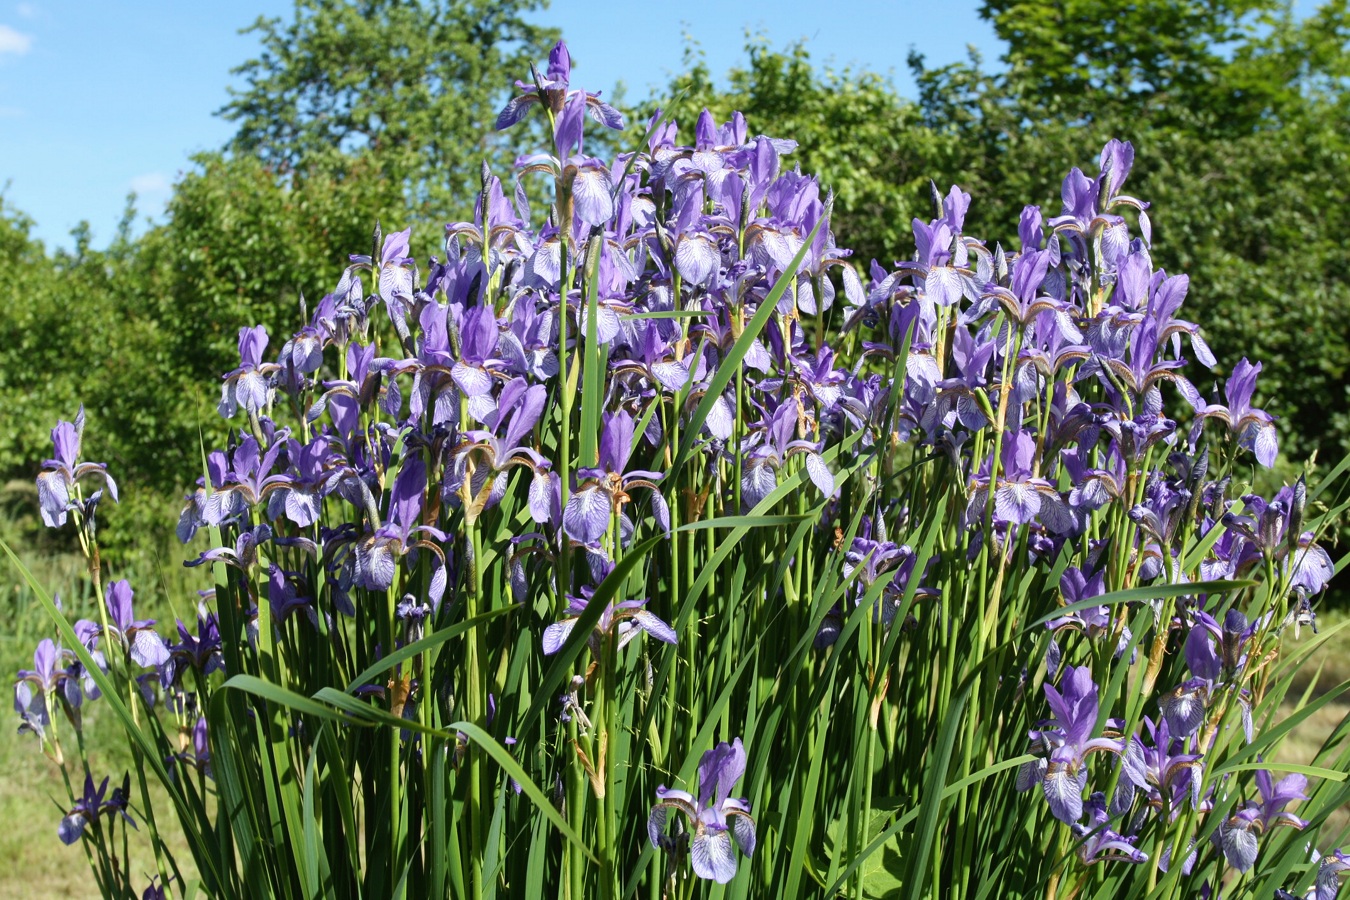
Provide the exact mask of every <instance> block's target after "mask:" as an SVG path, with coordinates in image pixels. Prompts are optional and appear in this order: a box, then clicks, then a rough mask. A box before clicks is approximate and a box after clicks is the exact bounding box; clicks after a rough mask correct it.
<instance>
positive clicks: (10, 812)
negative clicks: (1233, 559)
mask: <svg viewBox="0 0 1350 900" xmlns="http://www.w3.org/2000/svg"><path fill="white" fill-rule="evenodd" d="M16 530H17V529H16V528H15V524H14V521H13V520H11V521H10V522H9V523H7V525H6V526H0V536H4V537H6V538H7V539H9V538H12V537H13V536H14V535H15V532H16ZM29 534H30V536H31V532H30V533H29ZM26 546H27V547H28V550H27V551H26V552H22V553H21V556H23V558H24V561H25V563H26V564H28V565H29V566H30V567H31V568H32V569H33V571H34V573H35V574H37V575H38V577H39V578H40V579H42V580H43V581H44V583H45V584H47V585H49V586H50V587H51V589H53V590H55V591H57V592H59V593H60V594H61V596H62V598H63V603H64V605H65V608H66V609H67V610H69V611H71V612H73V613H74V617H78V616H93V615H94V609H93V605H92V604H93V598H92V596H90V594H89V589H88V587H87V581H86V579H84V578H83V573H82V566H83V561H82V558H81V557H79V556H77V555H74V554H57V553H51V552H46V551H44V550H43V549H41V548H40V547H38V548H35V547H34V541H32V540H31V539H30V540H29V541H27V542H26ZM184 555H185V553H184V549H183V548H181V547H178V546H177V545H176V544H169V543H166V544H164V545H163V546H162V548H161V549H160V550H159V551H158V552H157V553H147V554H143V558H145V559H154V558H155V557H158V559H159V561H160V562H159V563H158V564H149V565H145V564H143V565H142V566H137V567H134V568H131V569H129V570H128V571H125V572H121V573H118V574H119V575H122V576H124V577H128V578H130V579H131V580H132V583H133V586H135V587H136V588H137V607H138V610H140V609H141V608H142V607H141V603H145V604H146V605H145V606H144V613H142V614H144V615H147V616H152V617H156V618H160V619H162V620H164V621H166V622H167V621H171V620H172V619H173V617H174V616H175V615H178V616H184V617H185V616H188V615H190V611H191V609H192V606H193V603H194V599H195V597H194V594H193V592H194V590H195V589H196V587H197V585H196V583H195V582H194V580H193V573H192V572H189V571H187V570H184V569H182V568H181V565H180V562H179V560H180V559H181V558H182V557H183V556H184ZM0 589H3V602H0V666H3V668H4V670H5V671H6V672H7V673H10V674H12V673H13V672H14V671H15V670H17V669H20V668H25V667H28V666H31V665H32V659H31V654H32V650H33V647H34V645H35V644H36V643H37V641H39V640H41V639H42V638H43V637H46V636H49V635H51V634H52V633H53V629H52V628H51V626H50V623H49V622H48V621H47V619H46V616H45V614H44V613H43V612H42V610H41V608H40V606H39V605H38V604H37V602H36V600H35V598H33V597H32V595H31V592H30V591H29V589H28V588H27V587H26V586H25V585H22V584H20V583H19V582H18V580H17V579H16V577H15V575H14V573H13V572H12V571H11V570H5V571H3V572H0ZM1344 618H1346V613H1343V612H1336V611H1333V612H1329V613H1326V614H1324V615H1323V616H1322V626H1323V627H1324V628H1326V627H1331V626H1334V625H1335V624H1337V623H1338V622H1340V621H1342V620H1343V619H1344ZM165 630H167V629H165ZM1310 636H1311V634H1310V632H1307V631H1305V632H1304V640H1307V639H1308V638H1309V637H1310ZM1318 664H1321V665H1322V670H1321V674H1320V677H1319V678H1318V680H1317V684H1316V685H1315V686H1314V688H1313V691H1312V694H1311V697H1310V699H1311V698H1315V697H1317V696H1320V694H1321V692H1322V690H1325V689H1328V688H1330V687H1331V686H1332V685H1335V684H1338V683H1340V682H1341V681H1343V680H1345V679H1347V678H1350V628H1346V629H1342V630H1341V631H1340V632H1339V634H1338V635H1337V636H1336V637H1335V638H1334V639H1333V641H1332V642H1331V643H1329V644H1328V645H1327V646H1326V647H1324V648H1323V649H1322V650H1321V651H1319V652H1318V653H1317V654H1316V656H1315V657H1314V659H1313V661H1312V664H1311V665H1308V666H1307V667H1306V671H1307V674H1306V675H1302V674H1301V675H1300V678H1301V681H1299V682H1298V683H1296V685H1295V688H1294V690H1293V691H1291V696H1293V697H1294V698H1295V699H1297V698H1299V697H1301V695H1302V693H1303V692H1304V691H1305V690H1306V689H1307V687H1308V684H1309V682H1310V680H1311V678H1312V677H1313V672H1314V671H1316V669H1317V666H1318ZM1293 710H1294V706H1293V705H1292V704H1289V703H1287V704H1286V705H1285V706H1284V708H1283V715H1288V714H1289V713H1291V712H1293ZM1347 712H1350V704H1347V703H1340V702H1338V703H1333V704H1331V705H1329V706H1327V707H1326V708H1324V709H1322V710H1320V711H1319V712H1318V713H1317V714H1316V715H1314V716H1313V717H1312V718H1310V719H1309V720H1308V721H1307V722H1306V723H1304V724H1303V725H1302V726H1301V727H1300V728H1299V729H1297V730H1296V731H1295V732H1294V733H1293V734H1292V735H1291V736H1290V738H1289V739H1288V740H1287V741H1286V742H1284V744H1283V745H1282V746H1281V747H1280V751H1279V754H1278V757H1277V758H1278V760H1279V761H1280V762H1287V763H1302V764H1307V763H1310V762H1312V760H1313V757H1314V756H1315V755H1316V752H1317V750H1318V748H1319V747H1320V746H1321V744H1322V742H1323V740H1325V738H1326V737H1327V736H1328V735H1329V734H1330V733H1331V731H1332V730H1333V729H1334V728H1335V727H1336V726H1337V725H1339V724H1340V722H1341V719H1342V718H1343V717H1344V716H1345V715H1346V714H1347ZM117 730H118V725H117V722H116V719H115V717H114V716H112V715H111V714H110V712H109V711H108V710H107V709H105V708H104V707H103V706H102V705H100V704H98V703H94V704H92V705H91V707H90V714H89V718H88V721H87V724H86V733H87V736H88V743H89V746H90V747H91V750H92V758H93V761H94V766H95V768H96V774H112V775H113V776H114V780H116V779H117V778H118V777H120V775H121V774H122V773H123V772H125V771H126V770H127V769H128V768H129V767H130V765H131V757H130V754H129V752H128V751H127V746H126V742H125V741H124V740H121V739H120V736H119V735H118V734H117ZM67 739H73V737H69V736H68V738H67ZM0 772H3V773H4V777H3V778H0V822H6V823H22V825H21V827H10V828H6V829H4V830H3V831H0V859H4V860H5V861H6V863H7V865H5V866H3V867H0V900H4V898H10V897H14V898H19V897H23V898H27V900H43V898H57V897H71V896H81V895H87V894H89V893H91V892H92V891H93V890H94V881H93V878H92V876H91V874H90V872H89V869H88V866H87V863H86V861H85V857H84V853H83V852H82V850H81V848H80V847H79V846H73V847H67V846H65V845H63V844H62V843H61V842H60V841H59V840H58V839H57V836H56V826H57V823H58V821H59V820H60V818H61V815H62V814H63V810H62V809H61V808H60V807H63V806H64V805H65V804H66V794H65V787H64V785H63V783H62V780H61V777H60V774H59V771H58V769H57V767H56V765H55V764H54V763H52V762H51V761H50V760H48V759H47V758H46V757H44V756H43V755H42V753H41V751H40V750H39V749H38V747H37V742H36V740H35V739H34V737H33V736H32V735H21V734H18V733H17V731H16V729H15V727H14V720H13V719H12V718H10V719H9V721H8V723H7V725H6V727H4V728H3V729H0ZM153 794H154V796H155V803H156V806H157V807H159V808H161V809H167V808H168V804H167V802H166V801H165V794H164V791H163V790H162V789H160V788H158V786H156V788H155V789H154V791H153ZM134 806H136V807H139V803H135V804H134ZM1295 811H1297V810H1295ZM133 816H134V817H135V818H137V820H138V821H139V820H140V818H141V817H140V816H139V815H136V814H135V812H134V811H133ZM1347 824H1350V810H1341V811H1339V812H1337V813H1335V814H1334V815H1333V816H1332V817H1331V818H1330V819H1329V820H1328V822H1327V823H1326V824H1325V825H1324V826H1323V833H1325V834H1336V833H1338V832H1339V831H1341V829H1342V828H1344V827H1345V826H1346V825H1347ZM161 830H162V831H163V832H164V833H165V836H166V838H167V839H168V841H169V843H170V845H171V846H172V847H173V848H174V849H175V851H181V852H179V853H178V854H177V855H178V858H179V859H180V860H182V861H183V862H184V863H187V864H189V865H190V860H191V855H190V854H189V853H187V852H186V843H185V841H184V840H183V838H182V836H181V835H180V834H178V833H177V826H176V824H174V823H173V822H171V821H169V822H161ZM138 839H139V840H138ZM131 855H132V859H131V865H130V870H131V872H132V873H133V874H134V876H135V878H134V881H135V883H138V884H140V883H148V882H149V879H150V875H151V873H152V872H153V869H154V860H153V857H152V855H151V853H150V848H149V842H148V839H146V837H145V835H144V834H143V833H141V834H133V835H132V844H131ZM185 874H187V877H188V878H189V879H190V878H191V877H192V876H191V874H190V873H185Z"/></svg>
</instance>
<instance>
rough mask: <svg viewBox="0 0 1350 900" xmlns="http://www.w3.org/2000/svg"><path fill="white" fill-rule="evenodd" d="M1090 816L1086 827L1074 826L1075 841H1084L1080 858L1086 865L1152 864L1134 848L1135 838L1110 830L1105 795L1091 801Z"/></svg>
mask: <svg viewBox="0 0 1350 900" xmlns="http://www.w3.org/2000/svg"><path fill="white" fill-rule="evenodd" d="M1087 814H1088V820H1087V823H1086V824H1081V825H1080V824H1075V825H1074V826H1073V834H1074V837H1076V838H1080V839H1082V841H1083V842H1082V843H1081V844H1079V846H1078V858H1079V859H1081V860H1082V861H1083V864H1084V865H1088V866H1090V865H1092V864H1093V863H1099V862H1108V861H1111V860H1118V861H1122V862H1132V863H1143V862H1148V854H1147V853H1145V852H1144V851H1142V850H1140V849H1138V848H1137V847H1135V846H1134V841H1135V836H1134V835H1130V836H1129V837H1126V836H1124V835H1122V834H1120V833H1118V832H1116V831H1114V830H1113V829H1112V828H1111V827H1110V821H1111V820H1110V817H1109V816H1108V814H1107V809H1106V795H1105V794H1103V793H1102V792H1101V791H1097V792H1096V793H1094V794H1093V795H1092V796H1091V797H1089V798H1088V804H1087Z"/></svg>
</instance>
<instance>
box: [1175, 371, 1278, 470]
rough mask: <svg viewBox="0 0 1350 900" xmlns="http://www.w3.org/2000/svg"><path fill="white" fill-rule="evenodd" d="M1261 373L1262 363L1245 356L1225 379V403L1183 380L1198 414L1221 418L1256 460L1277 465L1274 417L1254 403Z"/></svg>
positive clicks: (1199, 418) (1262, 463)
mask: <svg viewBox="0 0 1350 900" xmlns="http://www.w3.org/2000/svg"><path fill="white" fill-rule="evenodd" d="M1259 374H1261V363H1256V364H1255V365H1253V364H1252V363H1250V362H1248V361H1247V359H1246V357H1243V358H1242V360H1240V361H1239V362H1238V364H1237V365H1236V366H1234V367H1233V372H1232V374H1231V375H1229V376H1228V380H1227V381H1226V382H1224V385H1223V393H1224V398H1225V399H1226V400H1227V401H1228V404H1227V405H1226V406H1225V405H1223V404H1219V403H1206V402H1205V400H1204V398H1202V397H1201V396H1200V392H1199V391H1197V390H1196V389H1195V387H1194V386H1192V385H1190V384H1189V383H1186V384H1182V382H1181V381H1180V380H1178V382H1177V384H1178V385H1179V386H1180V387H1181V393H1182V396H1184V397H1185V398H1186V400H1187V401H1188V402H1189V403H1190V404H1191V406H1193V407H1195V415H1196V418H1197V419H1198V420H1200V421H1203V420H1205V419H1218V420H1219V421H1221V422H1223V423H1224V424H1225V425H1227V426H1228V428H1229V430H1230V431H1232V433H1233V434H1235V435H1237V438H1238V446H1239V447H1242V448H1243V449H1246V450H1250V451H1251V452H1252V453H1253V454H1254V455H1255V456H1256V461H1257V462H1259V463H1260V464H1261V465H1263V466H1265V467H1266V468H1270V467H1271V466H1273V465H1275V458H1276V457H1277V456H1278V455H1279V452H1280V446H1279V435H1277V434H1276V432H1275V417H1274V416H1272V415H1271V414H1270V413H1268V412H1266V411H1265V410H1263V409H1257V408H1255V407H1253V406H1252V395H1254V394H1255V393H1256V376H1257V375H1259Z"/></svg>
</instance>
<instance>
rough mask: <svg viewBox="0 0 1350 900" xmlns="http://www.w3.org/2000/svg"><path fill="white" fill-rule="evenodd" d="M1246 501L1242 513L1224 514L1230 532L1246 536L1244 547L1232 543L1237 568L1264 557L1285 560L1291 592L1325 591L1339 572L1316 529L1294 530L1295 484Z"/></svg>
mask: <svg viewBox="0 0 1350 900" xmlns="http://www.w3.org/2000/svg"><path fill="white" fill-rule="evenodd" d="M1242 502H1243V505H1244V510H1243V514H1242V515H1238V514H1236V513H1232V512H1228V513H1225V514H1224V515H1223V524H1224V526H1225V527H1226V528H1227V529H1228V532H1229V533H1232V534H1235V535H1240V536H1241V537H1242V538H1243V541H1242V543H1241V545H1240V546H1233V545H1232V544H1231V542H1230V550H1229V559H1230V561H1231V564H1232V569H1233V571H1234V572H1235V573H1236V572H1240V571H1245V570H1246V569H1248V568H1249V567H1251V566H1253V565H1255V563H1256V562H1257V561H1258V560H1260V559H1262V558H1266V559H1272V560H1282V562H1281V570H1282V574H1283V575H1284V577H1285V578H1287V579H1288V585H1289V589H1290V590H1291V591H1295V592H1296V593H1299V594H1300V595H1302V596H1308V597H1310V596H1312V595H1314V594H1317V593H1319V592H1321V591H1322V590H1324V589H1325V588H1326V586H1327V584H1328V582H1330V581H1331V577H1332V575H1334V574H1335V571H1336V570H1335V566H1334V565H1333V563H1332V561H1331V556H1330V554H1328V553H1327V551H1326V550H1325V549H1323V548H1322V547H1321V546H1320V545H1318V544H1317V543H1315V542H1314V541H1313V538H1314V537H1315V535H1314V533H1313V532H1311V531H1303V532H1301V533H1298V534H1297V535H1296V536H1295V535H1293V533H1292V532H1291V529H1290V525H1291V524H1293V521H1294V519H1295V518H1297V516H1296V515H1295V513H1294V509H1295V508H1296V506H1297V500H1296V497H1295V489H1294V487H1293V486H1289V485H1286V486H1285V487H1283V488H1281V489H1280V492H1279V493H1278V494H1276V495H1275V498H1274V499H1273V500H1271V501H1267V500H1266V499H1265V498H1264V497H1261V496H1259V495H1257V494H1246V495H1244V496H1243V498H1242ZM1300 524H1301V523H1300ZM1224 537H1227V534H1225V535H1224ZM1291 544H1292V545H1293V546H1290V545H1291Z"/></svg>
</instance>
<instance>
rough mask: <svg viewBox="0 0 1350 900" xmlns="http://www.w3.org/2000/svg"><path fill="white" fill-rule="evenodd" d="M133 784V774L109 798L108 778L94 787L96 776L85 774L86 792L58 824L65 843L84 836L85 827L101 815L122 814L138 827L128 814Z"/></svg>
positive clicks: (59, 833)
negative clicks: (130, 791)
mask: <svg viewBox="0 0 1350 900" xmlns="http://www.w3.org/2000/svg"><path fill="white" fill-rule="evenodd" d="M130 784H131V776H130V775H128V776H127V778H126V779H125V780H124V781H123V782H122V786H121V787H119V788H115V789H114V790H113V792H112V796H111V797H108V799H107V800H104V799H103V798H104V797H105V796H107V793H108V779H107V778H104V779H103V783H102V784H100V785H99V786H98V787H97V788H95V787H94V778H93V776H92V775H90V774H88V773H87V772H86V773H85V776H84V794H83V795H82V796H81V797H80V799H79V800H77V801H76V802H75V806H74V807H72V808H71V810H70V812H68V813H67V814H66V815H65V817H64V818H63V819H61V824H60V825H58V826H57V828H56V833H57V835H58V836H59V837H60V838H61V843H63V844H67V845H69V844H74V843H75V842H76V841H78V840H79V839H80V838H81V837H83V836H84V829H85V828H86V826H88V825H89V824H90V823H91V822H93V821H94V820H96V819H97V818H98V817H99V816H100V815H104V814H106V815H108V816H112V815H114V814H118V815H121V817H122V819H123V820H124V821H125V822H127V824H129V825H130V826H131V827H132V828H135V827H136V822H135V821H134V820H133V819H132V818H131V816H129V815H127V799H128V794H127V792H128V788H129V787H130Z"/></svg>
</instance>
